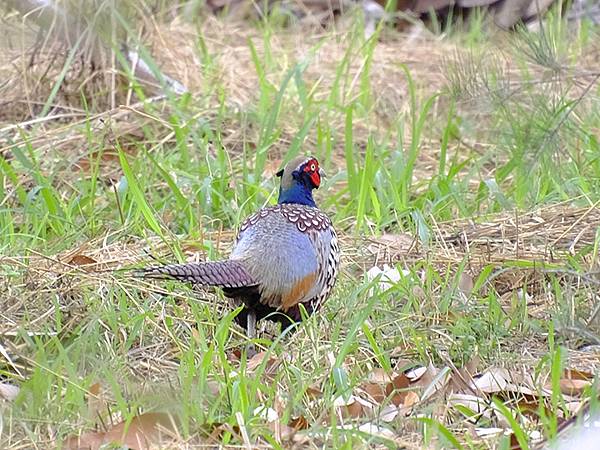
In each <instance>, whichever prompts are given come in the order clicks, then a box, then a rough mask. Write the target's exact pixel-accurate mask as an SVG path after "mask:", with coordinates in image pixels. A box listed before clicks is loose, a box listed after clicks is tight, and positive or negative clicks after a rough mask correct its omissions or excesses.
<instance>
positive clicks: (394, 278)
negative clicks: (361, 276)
mask: <svg viewBox="0 0 600 450" xmlns="http://www.w3.org/2000/svg"><path fill="white" fill-rule="evenodd" d="M402 274H403V275H404V276H407V275H410V271H409V270H403V271H402ZM378 276H380V278H379V281H378V283H377V286H379V289H380V290H381V291H382V292H383V291H387V290H388V289H390V288H391V287H393V286H394V285H395V284H396V283H398V281H400V278H401V276H400V271H399V270H398V269H397V268H396V267H390V266H388V265H387V264H384V265H383V269H380V268H379V267H377V266H373V267H371V268H370V269H369V270H368V271H367V280H368V281H369V282H370V281H373V280H375V278H377V277H378ZM373 293H374V290H373V288H371V289H369V295H373Z"/></svg>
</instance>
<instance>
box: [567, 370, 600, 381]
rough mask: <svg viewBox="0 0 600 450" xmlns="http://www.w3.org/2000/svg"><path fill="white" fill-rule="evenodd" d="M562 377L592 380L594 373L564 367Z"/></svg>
mask: <svg viewBox="0 0 600 450" xmlns="http://www.w3.org/2000/svg"><path fill="white" fill-rule="evenodd" d="M563 376H564V378H567V379H569V380H587V381H593V379H594V374H593V373H590V372H585V371H583V370H578V369H565V372H564V375H563Z"/></svg>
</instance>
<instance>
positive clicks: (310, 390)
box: [306, 386, 323, 400]
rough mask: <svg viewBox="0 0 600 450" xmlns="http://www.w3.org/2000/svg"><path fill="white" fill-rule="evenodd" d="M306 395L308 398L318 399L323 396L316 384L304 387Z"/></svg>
mask: <svg viewBox="0 0 600 450" xmlns="http://www.w3.org/2000/svg"><path fill="white" fill-rule="evenodd" d="M306 396H307V397H308V398H310V399H313V400H314V399H319V398H321V397H323V392H321V390H320V389H319V388H318V387H316V386H309V387H307V388H306Z"/></svg>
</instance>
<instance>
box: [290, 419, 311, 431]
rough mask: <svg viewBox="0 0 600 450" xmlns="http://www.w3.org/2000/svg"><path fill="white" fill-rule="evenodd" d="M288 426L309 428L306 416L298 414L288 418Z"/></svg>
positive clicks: (295, 428) (300, 428) (297, 428)
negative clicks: (290, 418)
mask: <svg viewBox="0 0 600 450" xmlns="http://www.w3.org/2000/svg"><path fill="white" fill-rule="evenodd" d="M288 426H289V427H290V428H293V429H294V430H306V429H308V428H309V426H310V425H309V423H308V420H307V419H306V417H304V416H298V417H296V418H294V419H292V420H290V423H289V424H288Z"/></svg>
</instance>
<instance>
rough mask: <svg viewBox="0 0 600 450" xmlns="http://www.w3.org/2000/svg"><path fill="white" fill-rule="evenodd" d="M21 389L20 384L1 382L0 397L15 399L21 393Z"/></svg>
mask: <svg viewBox="0 0 600 450" xmlns="http://www.w3.org/2000/svg"><path fill="white" fill-rule="evenodd" d="M19 391H20V389H19V387H18V386H14V385H12V384H8V383H0V398H2V399H4V400H8V401H9V402H12V401H14V399H15V398H17V395H19Z"/></svg>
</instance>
